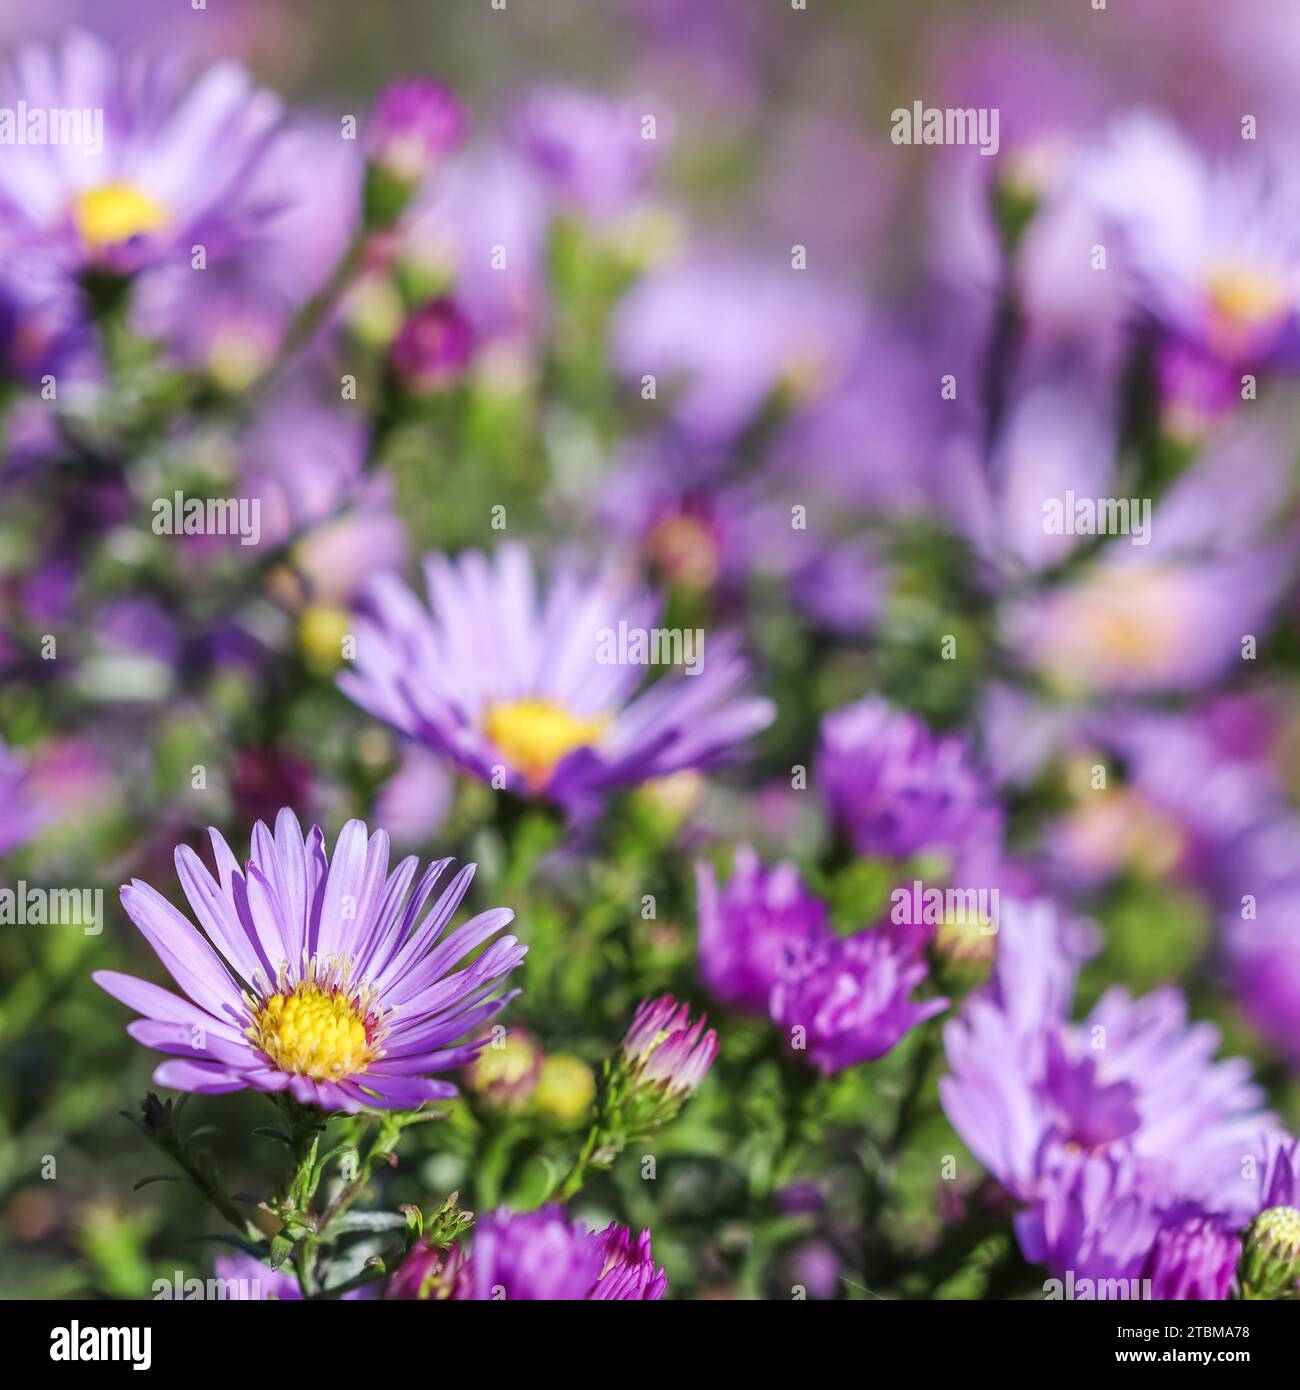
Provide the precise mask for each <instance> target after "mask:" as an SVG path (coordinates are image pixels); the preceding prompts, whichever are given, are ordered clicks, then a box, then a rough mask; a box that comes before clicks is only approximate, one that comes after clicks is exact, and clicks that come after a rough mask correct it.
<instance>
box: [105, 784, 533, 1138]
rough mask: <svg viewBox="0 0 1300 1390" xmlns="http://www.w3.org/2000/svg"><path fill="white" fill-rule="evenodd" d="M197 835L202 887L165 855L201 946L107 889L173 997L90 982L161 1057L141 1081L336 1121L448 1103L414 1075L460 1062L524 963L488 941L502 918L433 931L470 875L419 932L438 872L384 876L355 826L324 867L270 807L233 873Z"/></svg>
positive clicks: (292, 823) (185, 851)
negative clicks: (149, 1078) (268, 821)
mask: <svg viewBox="0 0 1300 1390" xmlns="http://www.w3.org/2000/svg"><path fill="white" fill-rule="evenodd" d="M209 834H210V835H211V838H212V848H213V853H214V856H215V859H216V866H217V877H216V878H215V879H214V878H213V876H212V875H211V874H210V873H209V872H208V870H207V869H206V868H205V867H204V865H203V862H202V861H201V860H200V859H199V857H198V855H197V854H195V853H194V851H193V850H192V849H190V847H189V846H188V845H180V846H178V847H177V850H176V871H177V874H178V876H179V878H180V881H181V886H182V887H183V888H184V890H185V896H186V897H187V898H188V900H189V904H190V907H191V908H192V909H193V911H194V915H195V917H196V918H197V919H198V921H199V923H200V924H201V926H202V931H201V932H200V931H199V930H198V929H197V928H196V927H195V926H194V925H193V924H192V923H191V922H190V921H189V919H188V918H186V917H185V916H184V915H183V914H182V913H180V912H178V911H177V910H176V908H174V907H173V906H172V905H171V904H170V903H169V902H168V901H167V900H166V899H165V898H163V897H162V895H161V894H159V893H158V892H157V891H156V890H154V889H153V888H151V887H150V886H149V885H148V884H147V883H142V882H141V881H140V880H138V879H135V880H132V882H131V884H130V885H129V886H127V887H124V888H123V889H122V904H123V906H124V907H125V908H126V911H127V915H128V916H129V917H130V918H131V920H132V921H133V922H134V923H135V925H136V926H137V927H139V929H140V931H141V932H142V933H143V934H144V936H145V939H146V940H147V941H148V942H149V944H150V945H151V946H152V947H153V949H154V950H155V952H156V953H157V954H158V957H159V959H160V960H161V961H162V963H163V964H164V966H166V968H167V970H168V973H169V974H170V975H171V976H172V978H173V979H174V980H175V981H176V983H177V985H179V986H180V988H181V990H182V992H183V995H184V997H180V996H177V995H175V994H172V993H169V992H168V991H166V990H163V989H160V988H159V987H158V986H157V985H153V984H149V983H147V982H146V981H144V980H137V979H134V978H132V977H131V976H129V975H122V974H119V973H118V972H117V971H114V970H100V971H97V972H95V975H94V979H95V981H96V982H97V983H98V984H99V985H100V986H101V987H102V988H103V989H105V990H107V991H108V993H109V994H111V995H112V996H113V997H114V998H115V999H119V1000H121V1002H122V1003H124V1004H127V1005H129V1006H130V1007H131V1008H133V1009H135V1010H137V1012H139V1013H140V1014H141V1015H143V1017H142V1018H140V1019H137V1020H136V1021H135V1022H134V1023H132V1024H131V1025H130V1026H129V1027H128V1029H127V1031H128V1032H129V1033H130V1035H131V1036H132V1037H133V1038H135V1040H136V1041H137V1042H140V1043H143V1044H144V1045H145V1046H146V1047H152V1048H154V1049H156V1050H157V1051H160V1052H165V1053H168V1054H170V1057H171V1060H169V1061H166V1062H163V1063H162V1064H161V1065H160V1066H159V1067H158V1069H157V1070H156V1071H155V1072H154V1077H153V1079H154V1081H155V1082H156V1083H157V1084H158V1085H159V1086H168V1087H171V1088H173V1089H174V1090H178V1091H194V1092H201V1093H207V1092H225V1091H239V1090H244V1089H253V1090H259V1091H267V1092H281V1091H287V1092H288V1093H289V1094H290V1095H292V1096H293V1098H294V1099H295V1100H297V1101H299V1102H301V1103H303V1104H316V1105H319V1106H321V1107H322V1108H324V1109H326V1110H344V1111H348V1112H355V1111H357V1110H360V1109H361V1108H363V1107H368V1108H373V1109H380V1110H394V1109H396V1110H404V1109H410V1108H413V1107H415V1106H418V1105H419V1104H420V1103H421V1102H423V1101H426V1100H443V1099H446V1098H447V1097H449V1096H453V1095H455V1094H456V1088H455V1087H454V1086H452V1085H450V1084H449V1083H447V1082H445V1081H435V1080H431V1079H430V1078H429V1075H428V1073H430V1072H437V1071H448V1070H452V1069H455V1068H458V1067H462V1066H464V1065H465V1064H466V1063H467V1062H468V1061H469V1060H470V1059H471V1058H472V1057H473V1056H474V1054H475V1052H476V1051H477V1049H478V1047H479V1045H480V1044H476V1043H471V1044H468V1045H461V1046H456V1045H455V1043H456V1041H457V1039H460V1038H463V1037H465V1036H466V1035H467V1034H470V1033H472V1032H474V1031H475V1030H476V1029H478V1028H480V1027H481V1026H482V1025H483V1023H484V1022H486V1020H487V1019H489V1018H491V1017H492V1015H493V1014H495V1013H496V1012H497V1011H498V1010H499V1009H500V1008H502V1007H503V1006H504V1005H505V1004H506V1003H507V1002H508V1001H509V999H511V998H513V997H514V995H513V993H512V994H507V995H505V996H503V997H501V998H497V999H491V998H490V997H489V996H490V995H491V994H492V993H493V992H494V991H495V990H496V989H497V987H498V986H499V985H500V984H501V983H502V981H503V980H504V979H505V978H506V976H507V975H508V974H509V973H510V971H511V970H513V969H514V968H515V966H517V965H518V964H519V962H520V961H521V960H522V959H523V957H524V954H525V952H526V950H527V947H525V946H522V945H520V944H519V942H518V941H517V940H516V939H515V938H514V937H513V936H501V937H498V938H497V939H496V940H495V941H492V940H491V939H492V938H493V937H494V936H496V934H497V933H498V932H499V931H500V930H501V928H502V927H504V926H505V925H506V924H507V923H509V922H510V921H511V920H512V919H513V917H514V913H513V912H511V911H509V910H508V909H505V908H495V909H493V910H491V911H488V912H483V913H480V914H479V915H478V916H477V917H474V918H472V919H471V920H470V921H469V922H466V923H465V924H464V925H463V926H462V927H460V928H459V929H458V930H456V931H454V932H451V933H450V934H449V935H448V934H446V930H447V927H448V924H449V923H450V921H451V919H452V916H453V915H454V913H455V912H456V909H457V908H458V907H459V906H460V903H461V900H462V899H463V898H464V896H465V893H466V891H467V890H468V888H469V885H470V881H471V879H472V878H473V875H474V865H472V864H469V865H466V866H465V867H464V868H462V869H461V870H460V871H459V872H458V873H457V874H456V875H455V876H454V877H453V878H452V879H451V881H450V883H449V884H448V885H447V887H446V888H445V889H444V890H443V892H442V894H441V895H440V896H439V898H438V899H437V901H436V902H435V903H434V905H433V906H432V908H431V909H430V910H429V911H428V912H427V913H426V914H425V915H424V916H423V917H421V913H422V912H423V911H424V907H425V904H426V903H427V902H428V900H429V897H430V895H431V894H432V893H433V890H434V888H435V887H436V886H437V884H438V882H439V880H440V879H441V877H442V875H443V873H444V872H445V871H446V870H447V868H448V867H449V865H450V864H451V862H452V861H451V860H450V859H442V860H439V861H437V862H436V863H434V864H431V865H430V866H429V868H428V869H426V870H425V872H424V873H423V874H422V875H421V876H420V878H419V880H418V881H415V875H416V869H417V867H418V861H417V860H416V859H415V857H414V856H411V857H410V858H407V859H404V860H403V861H402V862H401V863H400V864H399V865H398V866H397V868H396V869H395V870H394V871H393V872H392V874H391V875H390V874H389V872H388V854H389V845H388V836H387V834H386V833H385V832H384V831H382V830H378V831H376V832H375V833H374V834H373V835H369V834H368V832H367V830H366V827H365V825H364V823H363V822H361V821H359V820H352V821H349V822H348V823H347V824H346V825H345V826H344V827H343V829H342V830H341V831H340V833H339V837H338V840H337V842H336V843H335V846H334V854H333V858H332V859H327V857H326V854H325V843H324V836H323V835H322V833H321V830H320V828H319V826H317V827H313V829H312V831H311V833H310V834H309V835H307V836H306V837H305V838H304V836H303V833H302V830H301V828H300V826H299V824H298V820H297V818H296V817H295V816H294V814H293V812H292V811H290V810H287V809H286V810H282V811H281V812H280V814H279V815H278V816H277V817H276V822H275V834H274V836H273V835H272V834H271V832H270V831H269V830H268V829H267V827H266V826H265V825H264V824H262V823H261V822H260V821H259V822H258V824H257V825H256V826H254V828H253V837H252V853H251V857H250V858H249V861H248V863H247V866H246V868H245V870H244V871H243V872H241V871H240V869H239V865H238V864H237V862H236V860H235V856H234V855H233V854H232V853H231V851H230V848H229V846H228V845H227V844H226V842H225V840H224V839H223V838H222V836H221V835H220V834H219V833H218V832H217V831H216V830H215V829H214V830H210V831H209ZM413 882H415V886H414V888H413V889H412V883H413ZM408 891H409V894H410V895H409V897H408ZM488 942H491V944H490V945H486V946H485V943H488ZM480 947H484V949H483V950H482V952H481V954H479V955H477V956H476V957H475V959H474V960H473V962H472V963H471V964H468V965H464V966H463V967H462V968H459V969H457V968H456V967H457V966H460V965H461V962H463V961H464V960H465V959H466V957H467V956H468V955H469V954H470V953H471V952H474V951H476V950H478V948H480ZM517 992H518V991H514V993H517Z"/></svg>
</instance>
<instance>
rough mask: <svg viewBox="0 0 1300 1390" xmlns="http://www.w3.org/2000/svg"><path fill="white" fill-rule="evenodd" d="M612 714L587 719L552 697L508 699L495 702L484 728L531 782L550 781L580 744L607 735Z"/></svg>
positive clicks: (489, 711)
mask: <svg viewBox="0 0 1300 1390" xmlns="http://www.w3.org/2000/svg"><path fill="white" fill-rule="evenodd" d="M608 728H609V717H608V716H607V715H603V716H601V717H600V718H598V719H583V718H581V717H580V716H578V715H576V714H570V713H569V711H568V710H566V709H564V708H563V707H562V706H560V705H557V704H555V703H554V701H552V700H540V699H532V698H530V699H524V700H504V701H502V702H501V703H500V704H497V705H493V706H492V707H491V708H490V709H489V710H488V712H487V717H486V718H485V719H484V721H483V732H484V733H485V734H487V736H488V738H490V739H491V740H492V742H493V743H494V744H496V746H497V747H498V748H499V749H500V750H501V753H502V756H503V757H504V758H505V759H506V761H507V762H508V763H509V764H510V766H511V767H513V768H514V769H515V770H516V771H517V772H521V773H522V774H523V775H524V777H525V778H527V780H528V783H529V785H530V786H532V787H534V788H540V787H543V786H545V785H546V782H547V780H548V779H549V778H550V775H551V773H552V772H553V771H554V770H555V767H556V764H557V763H559V762H560V760H561V759H562V758H564V757H565V756H566V755H567V754H569V753H572V752H573V751H574V750H575V749H577V748H588V747H590V746H591V745H592V744H594V743H597V742H598V741H599V740H600V739H601V738H603V737H604V735H605V732H606V730H607V729H608Z"/></svg>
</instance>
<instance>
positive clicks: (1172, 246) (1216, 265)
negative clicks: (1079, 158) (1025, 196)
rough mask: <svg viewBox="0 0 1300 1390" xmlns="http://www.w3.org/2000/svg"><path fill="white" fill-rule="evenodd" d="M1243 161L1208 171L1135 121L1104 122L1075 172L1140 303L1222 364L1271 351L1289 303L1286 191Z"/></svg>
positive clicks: (1150, 120) (1156, 122)
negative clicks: (1117, 246)
mask: <svg viewBox="0 0 1300 1390" xmlns="http://www.w3.org/2000/svg"><path fill="white" fill-rule="evenodd" d="M1280 172H1281V171H1278V170H1273V169H1269V168H1267V167H1264V166H1263V165H1262V164H1260V163H1257V162H1253V161H1251V160H1250V159H1247V158H1241V157H1238V158H1234V159H1233V160H1232V161H1231V162H1227V161H1225V162H1223V163H1222V164H1218V165H1216V164H1214V163H1212V162H1211V161H1209V160H1207V159H1206V158H1205V157H1204V156H1203V155H1201V154H1200V153H1199V152H1198V151H1197V150H1195V149H1194V148H1193V147H1192V146H1191V145H1190V144H1188V142H1187V141H1185V140H1184V139H1183V137H1182V135H1181V134H1180V133H1179V132H1178V131H1177V130H1176V129H1175V128H1174V127H1173V126H1172V125H1170V124H1169V123H1168V122H1166V121H1165V120H1163V119H1161V118H1159V117H1157V116H1154V115H1152V114H1150V113H1147V112H1136V113H1132V114H1130V115H1128V116H1126V117H1124V118H1122V119H1120V120H1118V121H1116V122H1115V124H1114V126H1113V127H1112V129H1111V131H1110V133H1109V138H1108V140H1107V142H1106V144H1105V145H1104V146H1103V148H1102V149H1101V150H1099V151H1098V152H1097V154H1096V155H1095V156H1094V158H1093V159H1092V161H1091V162H1090V163H1089V165H1088V167H1086V168H1085V169H1084V171H1083V174H1082V180H1081V182H1082V187H1083V189H1084V191H1085V196H1086V197H1087V198H1088V199H1089V200H1090V201H1091V203H1092V204H1093V206H1094V207H1095V208H1096V209H1097V210H1098V212H1099V213H1100V215H1101V216H1102V217H1103V218H1104V219H1105V220H1106V221H1107V222H1108V223H1110V224H1111V225H1112V226H1115V227H1117V228H1118V229H1119V231H1120V233H1121V234H1122V236H1123V238H1124V250H1125V263H1126V264H1127V267H1128V269H1129V270H1130V271H1131V273H1132V277H1133V280H1134V282H1135V289H1136V294H1137V297H1138V299H1139V301H1140V303H1141V304H1142V306H1143V307H1144V308H1145V309H1147V310H1148V312H1150V313H1151V314H1153V315H1154V316H1155V317H1156V318H1158V319H1159V320H1160V321H1161V322H1163V323H1164V324H1166V325H1167V326H1169V327H1171V328H1173V329H1174V330H1175V331H1176V332H1178V333H1180V334H1181V335H1182V336H1184V337H1186V338H1189V339H1191V340H1192V341H1195V342H1198V343H1200V344H1202V345H1204V346H1205V347H1206V348H1208V349H1209V350H1211V351H1213V352H1214V353H1216V354H1217V355H1219V356H1221V357H1223V358H1225V359H1227V360H1229V361H1241V360H1249V359H1258V358H1261V357H1264V356H1266V355H1267V354H1268V353H1269V352H1270V350H1271V349H1272V348H1273V347H1274V346H1275V345H1276V344H1277V342H1278V339H1279V338H1280V336H1281V334H1282V331H1283V329H1284V328H1286V327H1287V325H1288V323H1290V322H1292V321H1293V320H1294V316H1295V311H1296V307H1297V304H1298V303H1300V237H1298V236H1297V235H1296V210H1297V207H1298V206H1300V201H1298V194H1297V190H1296V188H1295V187H1294V185H1292V184H1290V183H1288V182H1286V181H1285V180H1283V179H1281V178H1280V177H1279V176H1278V175H1279V173H1280Z"/></svg>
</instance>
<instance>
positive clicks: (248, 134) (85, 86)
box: [0, 31, 280, 272]
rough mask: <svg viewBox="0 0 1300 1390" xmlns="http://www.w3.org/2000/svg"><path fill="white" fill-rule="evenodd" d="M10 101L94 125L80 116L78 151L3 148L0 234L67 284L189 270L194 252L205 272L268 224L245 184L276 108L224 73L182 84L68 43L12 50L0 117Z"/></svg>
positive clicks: (0, 84) (274, 101)
mask: <svg viewBox="0 0 1300 1390" xmlns="http://www.w3.org/2000/svg"><path fill="white" fill-rule="evenodd" d="M19 101H22V102H25V103H26V106H27V109H28V110H29V111H30V110H34V109H38V108H39V109H42V110H44V111H51V110H64V111H74V112H77V113H78V114H79V115H82V114H83V113H85V112H87V111H89V112H96V111H101V112H102V113H103V115H102V122H98V121H94V120H89V118H86V117H84V115H83V119H82V126H83V129H82V130H81V132H80V139H78V140H68V139H64V140H61V141H59V142H57V143H55V142H49V141H47V142H45V143H41V144H35V143H33V144H24V145H11V146H9V147H8V148H7V149H6V152H5V158H4V160H3V161H0V225H3V226H6V227H8V228H9V229H10V232H11V233H12V234H13V235H14V236H15V237H17V238H19V239H21V240H22V242H23V243H24V250H25V253H26V252H30V253H31V254H34V255H37V256H39V258H40V259H42V260H44V261H48V262H50V263H52V264H56V265H58V266H59V267H60V268H62V269H64V270H66V271H69V272H76V271H79V270H82V269H84V268H86V267H102V268H108V269H111V270H115V271H120V272H131V271H135V270H138V269H140V268H142V267H143V266H146V265H152V264H157V263H159V262H161V261H165V260H172V261H176V260H179V259H181V258H183V259H184V261H185V262H186V263H187V264H188V262H189V260H190V257H191V254H192V250H191V248H192V247H194V246H196V245H201V246H203V247H204V248H205V249H206V253H207V257H208V260H209V262H211V261H212V260H213V259H214V258H217V257H220V256H223V255H226V254H229V253H230V252H231V251H232V250H234V249H236V248H237V247H238V246H240V245H241V244H243V243H244V242H246V240H247V239H248V238H249V236H250V235H251V234H252V233H253V232H255V231H256V230H257V228H258V227H259V225H260V224H261V223H262V222H263V221H264V220H265V218H266V217H267V216H268V215H269V214H270V212H272V211H273V207H272V206H271V205H268V204H263V203H261V202H259V201H258V200H257V199H256V198H253V197H250V195H249V180H250V177H251V175H252V173H253V171H254V170H255V169H256V167H257V164H258V162H259V160H261V159H262V157H263V155H264V154H265V152H266V150H267V147H268V144H269V142H270V141H271V140H272V139H273V137H274V134H275V129H276V126H277V124H278V122H279V118H280V102H279V99H278V98H277V97H275V96H274V95H273V94H271V93H270V92H266V91H263V90H260V89H259V88H257V87H255V86H254V85H253V82H252V79H251V78H250V77H249V75H248V74H247V73H246V72H245V71H244V70H243V69H242V68H241V67H239V66H238V65H236V64H233V63H220V64H217V65H216V66H214V67H211V68H209V69H207V70H206V71H205V72H203V73H201V74H200V75H198V76H197V77H193V76H192V75H188V74H187V73H186V72H185V71H184V70H183V69H182V68H181V67H179V66H178V65H177V64H176V63H175V62H173V61H165V62H154V63H143V62H119V61H118V59H117V57H116V56H115V55H114V54H113V53H111V52H110V51H109V50H108V49H107V48H106V47H105V46H104V45H103V44H102V43H101V42H100V41H99V40H98V39H96V38H93V37H92V36H91V35H89V34H87V33H84V32H81V31H76V32H74V33H72V34H71V35H70V36H69V37H68V38H67V39H66V40H65V41H64V43H63V45H62V47H61V48H60V49H59V50H58V51H52V50H50V49H48V48H45V47H41V46H36V45H32V46H28V47H26V48H23V49H20V50H19V51H18V53H17V55H16V56H15V58H14V60H13V64H12V66H11V68H10V69H9V70H8V71H7V72H6V73H5V74H4V75H3V77H0V104H2V105H4V106H7V107H10V108H16V107H17V106H18V103H19ZM87 127H88V128H87ZM73 133H75V132H73Z"/></svg>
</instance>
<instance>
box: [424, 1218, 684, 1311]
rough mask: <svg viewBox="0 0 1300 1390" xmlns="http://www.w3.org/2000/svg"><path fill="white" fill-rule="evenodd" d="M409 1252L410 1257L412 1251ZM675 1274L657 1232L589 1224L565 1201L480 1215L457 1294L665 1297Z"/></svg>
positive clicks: (534, 1297)
mask: <svg viewBox="0 0 1300 1390" xmlns="http://www.w3.org/2000/svg"><path fill="white" fill-rule="evenodd" d="M408 1258H409V1257H408ZM667 1286H668V1278H667V1275H665V1274H664V1271H663V1269H662V1268H656V1266H655V1263H654V1260H653V1258H652V1256H651V1253H650V1232H649V1231H642V1232H641V1234H640V1236H639V1237H637V1238H636V1240H633V1238H632V1233H631V1232H630V1231H629V1230H627V1229H626V1228H625V1227H621V1226H617V1225H612V1224H611V1225H610V1226H608V1227H607V1228H606V1229H605V1230H603V1231H589V1230H588V1229H587V1227H586V1226H585V1225H584V1224H583V1223H582V1222H581V1221H574V1220H570V1218H569V1217H568V1216H567V1215H566V1213H565V1212H564V1209H563V1208H562V1207H558V1206H547V1207H542V1208H541V1210H540V1211H533V1212H523V1213H519V1214H514V1213H511V1212H507V1211H495V1212H490V1213H489V1214H488V1215H487V1216H485V1217H483V1218H482V1220H480V1221H479V1223H478V1226H477V1227H476V1228H475V1231H474V1242H473V1246H472V1248H471V1251H470V1257H469V1273H468V1278H467V1279H466V1280H465V1281H464V1283H463V1284H461V1285H459V1286H458V1289H457V1292H456V1293H455V1294H453V1297H455V1298H466V1299H477V1300H500V1299H529V1300H560V1299H567V1300H608V1299H617V1300H632V1299H660V1298H662V1297H663V1296H664V1290H665V1289H666V1288H667Z"/></svg>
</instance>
